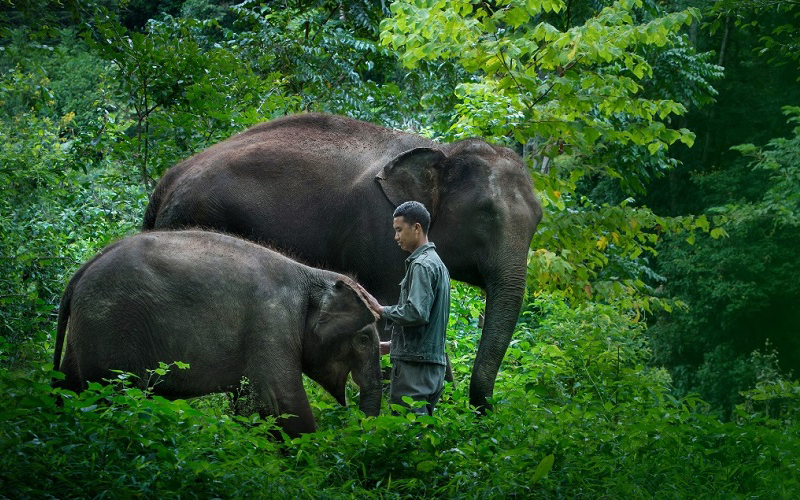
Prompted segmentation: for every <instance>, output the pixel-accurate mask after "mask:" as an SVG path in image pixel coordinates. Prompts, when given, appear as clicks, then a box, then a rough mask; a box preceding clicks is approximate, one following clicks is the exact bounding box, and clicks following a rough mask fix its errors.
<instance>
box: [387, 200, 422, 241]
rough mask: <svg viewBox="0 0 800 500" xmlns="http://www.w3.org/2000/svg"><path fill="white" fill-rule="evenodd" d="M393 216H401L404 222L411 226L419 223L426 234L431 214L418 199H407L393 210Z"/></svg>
mask: <svg viewBox="0 0 800 500" xmlns="http://www.w3.org/2000/svg"><path fill="white" fill-rule="evenodd" d="M394 217H402V218H403V219H405V221H406V223H407V224H408V225H410V226H413V225H414V224H416V223H419V225H420V226H422V232H423V234H426V235H427V234H428V229H430V227H431V214H430V213H429V212H428V209H427V208H425V205H423V204H422V203H420V202H418V201H407V202H405V203H403V204H401V205H400V206H399V207H397V208H396V209H395V210H394Z"/></svg>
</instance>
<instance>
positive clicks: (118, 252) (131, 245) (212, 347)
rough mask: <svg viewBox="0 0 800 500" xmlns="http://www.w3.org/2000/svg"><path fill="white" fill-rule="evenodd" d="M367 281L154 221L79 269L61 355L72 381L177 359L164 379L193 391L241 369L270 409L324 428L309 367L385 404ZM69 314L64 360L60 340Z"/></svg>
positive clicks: (235, 383)
mask: <svg viewBox="0 0 800 500" xmlns="http://www.w3.org/2000/svg"><path fill="white" fill-rule="evenodd" d="M374 321H375V317H374V316H373V315H372V313H371V312H370V310H369V308H368V307H367V305H366V303H365V302H364V299H363V296H362V295H360V292H359V291H358V287H357V285H356V284H355V282H353V281H352V280H350V279H349V278H347V277H346V276H343V275H341V274H337V273H334V272H330V271H324V270H321V269H315V268H312V267H308V266H305V265H302V264H300V263H298V262H295V261H293V260H291V259H289V258H287V257H285V256H283V255H281V254H279V253H277V252H274V251H272V250H268V249H266V248H264V247H262V246H259V245H256V244H255V243H250V242H247V241H245V240H241V239H239V238H235V237H232V236H227V235H224V234H219V233H212V232H205V231H169V232H149V233H143V234H139V235H136V236H132V237H130V238H127V239H124V240H121V241H119V242H117V243H114V244H113V245H110V246H109V247H107V248H105V249H104V250H103V251H102V252H101V253H100V254H99V255H97V256H95V257H94V258H93V259H92V260H90V261H89V262H87V263H86V264H84V265H83V267H81V268H80V269H79V270H78V272H77V273H75V276H73V278H72V279H71V280H70V282H69V284H68V285H67V289H66V291H65V292H64V296H63V297H62V299H61V307H60V309H59V312H58V330H57V336H56V347H55V357H54V365H53V366H55V367H60V370H61V371H62V372H64V374H65V375H66V378H65V379H64V380H61V381H58V382H56V385H58V386H60V387H63V388H65V389H70V390H73V391H80V390H83V389H85V388H86V386H87V383H88V382H91V381H98V382H99V381H102V380H103V379H105V378H111V377H113V373H112V372H111V370H114V369H117V370H124V371H128V372H132V373H134V374H136V375H139V376H140V377H141V378H140V379H139V386H140V387H143V386H145V385H146V384H147V375H146V374H147V370H148V369H153V368H157V367H158V363H159V361H163V362H167V363H170V362H173V361H182V362H185V363H189V365H190V368H189V369H186V370H177V369H175V370H171V371H170V372H169V373H168V374H167V375H166V376H164V377H162V379H161V380H159V381H158V383H157V384H156V385H154V386H153V391H154V392H155V393H156V394H160V395H162V396H164V397H168V398H187V397H193V396H201V395H204V394H209V393H213V392H223V391H235V390H237V388H238V387H239V385H240V381H241V379H242V377H247V378H248V379H249V381H250V386H249V388H248V389H249V391H248V392H249V394H251V395H252V396H253V397H254V399H255V405H256V407H257V408H258V410H259V412H260V413H261V415H262V416H266V415H280V414H285V413H288V414H292V415H295V416H294V417H290V418H287V419H283V420H280V421H279V423H280V425H282V427H283V428H284V430H285V431H286V432H287V433H288V434H289V435H292V436H294V435H297V434H299V433H302V432H313V431H314V419H313V416H312V414H311V407H310V406H309V403H308V398H307V396H306V393H305V390H304V389H303V380H302V374H303V373H305V374H306V375H308V376H309V377H311V378H312V379H313V380H315V381H317V382H318V383H319V384H320V385H322V387H324V388H325V389H326V390H327V391H328V392H330V393H331V394H332V395H333V396H334V397H335V398H336V399H337V400H338V401H339V402H340V403H341V404H343V405H344V404H345V384H346V382H347V375H348V374H349V373H351V372H352V374H353V379H354V380H355V382H356V384H358V385H359V387H360V388H361V404H360V408H361V410H362V411H363V412H364V413H366V414H367V415H377V414H378V412H379V410H380V404H381V371H380V355H379V346H378V336H377V332H376V330H375V327H374V325H373V323H374ZM68 322H69V330H70V331H69V336H68V337H67V347H66V353H65V354H64V360H63V363H62V362H60V359H61V348H62V346H63V344H64V336H65V332H66V329H67V323H68Z"/></svg>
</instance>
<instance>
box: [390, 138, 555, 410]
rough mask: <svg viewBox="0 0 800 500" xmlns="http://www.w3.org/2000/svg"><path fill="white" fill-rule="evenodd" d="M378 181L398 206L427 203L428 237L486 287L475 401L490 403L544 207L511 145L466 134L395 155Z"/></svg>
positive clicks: (451, 265) (457, 270) (457, 275)
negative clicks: (467, 137)
mask: <svg viewBox="0 0 800 500" xmlns="http://www.w3.org/2000/svg"><path fill="white" fill-rule="evenodd" d="M377 180H378V182H379V183H380V185H381V188H382V189H383V192H384V194H385V195H386V197H387V198H388V199H389V201H391V202H392V203H393V204H394V205H395V206H397V205H399V204H400V203H402V202H404V201H407V200H416V201H419V202H421V203H423V204H424V205H425V206H426V207H427V208H428V210H429V212H430V213H431V228H430V231H429V238H430V240H431V241H433V242H434V243H436V247H437V252H438V253H439V255H440V256H441V257H442V260H443V261H444V263H445V265H447V268H448V270H449V272H450V275H451V277H452V278H453V279H456V280H459V281H464V282H466V283H470V284H472V285H477V286H479V287H481V288H483V289H484V290H486V319H485V323H484V328H483V332H482V334H481V340H480V344H479V347H478V353H477V357H476V359H475V365H474V366H473V369H472V378H471V381H470V402H471V403H472V404H473V405H475V406H477V407H479V408H481V409H485V408H487V407H488V403H487V398H488V397H490V396H491V395H492V392H493V390H494V381H495V378H496V377H497V372H498V370H499V368H500V363H501V361H502V359H503V356H504V355H505V352H506V349H507V348H508V345H509V343H510V342H511V335H512V333H513V331H514V327H515V325H516V322H517V318H518V316H519V312H520V308H521V306H522V298H523V295H524V291H525V276H526V270H527V256H528V249H529V248H530V244H531V240H532V238H533V234H534V232H535V231H536V226H537V225H538V224H539V221H540V220H541V218H542V208H541V205H540V204H539V202H538V201H537V199H536V197H535V195H534V193H533V185H532V181H531V177H530V174H529V173H528V171H527V170H526V168H525V167H524V165H523V164H522V161H521V160H520V158H519V156H518V155H517V154H516V153H514V152H513V151H511V150H509V149H507V148H502V147H497V146H492V145H490V144H488V143H486V142H484V141H482V140H479V139H468V140H464V141H459V142H455V143H451V144H444V145H437V146H436V147H420V148H415V149H412V150H410V151H407V152H404V153H402V154H400V155H399V156H397V157H396V158H394V159H393V160H391V161H390V162H389V163H388V164H387V165H386V166H385V167H384V168H383V170H382V171H381V172H380V173H379V174H378V176H377Z"/></svg>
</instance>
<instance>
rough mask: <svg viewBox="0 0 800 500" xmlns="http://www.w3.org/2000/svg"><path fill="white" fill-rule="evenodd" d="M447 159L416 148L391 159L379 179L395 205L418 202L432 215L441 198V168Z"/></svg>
mask: <svg viewBox="0 0 800 500" xmlns="http://www.w3.org/2000/svg"><path fill="white" fill-rule="evenodd" d="M445 158H446V157H445V154H444V153H442V152H441V151H439V150H438V149H433V148H414V149H412V150H411V151H406V152H404V153H401V154H400V155H398V156H397V157H396V158H394V159H392V161H390V162H389V163H387V164H386V165H385V166H384V167H383V170H381V172H380V173H379V174H378V175H377V177H376V178H377V180H378V183H380V185H381V189H383V193H384V194H385V195H386V197H387V198H389V201H391V202H392V203H393V204H394V206H398V205H400V204H401V203H403V202H405V201H411V200H413V201H418V202H420V203H422V204H423V205H425V207H426V208H427V209H428V211H429V212H431V214H433V213H434V211H435V209H436V204H437V202H438V197H439V173H438V167H439V166H440V165H441V164H442V162H443V161H444V159H445Z"/></svg>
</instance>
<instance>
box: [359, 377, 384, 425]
mask: <svg viewBox="0 0 800 500" xmlns="http://www.w3.org/2000/svg"><path fill="white" fill-rule="evenodd" d="M381 395H382V391H381V384H380V383H378V384H370V385H362V386H361V402H360V403H359V405H358V409H359V410H361V411H363V412H364V414H365V415H366V416H368V417H377V416H378V414H379V413H380V411H381Z"/></svg>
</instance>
